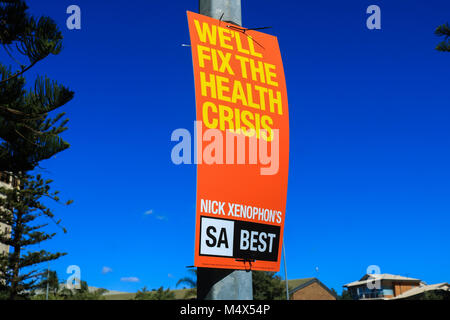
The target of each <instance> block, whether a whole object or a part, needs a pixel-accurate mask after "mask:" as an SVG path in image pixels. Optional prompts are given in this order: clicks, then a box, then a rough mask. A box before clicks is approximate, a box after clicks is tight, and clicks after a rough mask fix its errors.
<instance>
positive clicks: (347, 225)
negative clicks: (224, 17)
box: [27, 0, 450, 292]
mask: <svg viewBox="0 0 450 320" xmlns="http://www.w3.org/2000/svg"><path fill="white" fill-rule="evenodd" d="M28 3H29V5H30V7H31V12H32V13H33V14H35V15H48V16H50V17H52V18H53V19H54V20H55V21H56V22H57V23H58V25H59V27H60V28H61V29H62V31H63V34H64V37H65V39H64V50H63V51H62V53H61V54H60V55H58V56H52V57H50V58H48V59H46V60H45V61H43V62H40V63H39V64H38V65H37V66H36V67H35V68H34V69H33V71H30V72H28V73H27V78H28V79H31V78H32V77H33V76H35V75H36V74H47V75H48V76H49V77H50V78H52V79H55V80H58V81H59V82H60V83H62V84H65V85H67V86H69V87H70V88H71V89H72V90H74V91H75V92H76V95H75V99H74V100H73V101H72V102H70V103H69V104H67V105H66V106H65V107H64V108H63V109H64V111H66V112H67V114H68V116H69V118H70V122H69V128H70V129H69V131H67V132H66V133H65V134H64V137H65V138H66V140H68V141H69V142H70V143H71V148H70V149H69V150H67V151H65V152H64V153H61V154H59V155H57V156H56V159H51V160H49V161H46V162H44V163H43V164H42V167H43V168H42V169H40V171H42V172H45V173H46V175H47V176H48V177H50V178H52V179H54V180H55V182H54V187H55V189H57V190H61V195H62V196H65V197H66V198H69V199H74V200H75V202H74V204H73V205H72V206H70V207H68V208H65V207H62V206H57V205H55V206H54V208H55V213H56V215H57V216H58V217H60V218H62V219H63V224H64V225H65V226H66V227H67V229H68V233H67V234H62V233H59V234H58V235H57V236H56V237H55V238H54V239H53V240H52V241H50V242H48V243H47V244H42V246H43V247H45V248H47V249H51V250H60V251H66V252H68V253H69V254H68V255H67V256H65V257H63V258H61V259H59V260H57V261H55V262H52V263H51V268H52V269H55V270H57V271H58V274H59V276H60V278H63V279H64V278H66V277H67V276H68V275H67V274H66V268H67V267H68V266H69V265H78V266H80V268H81V276H82V278H83V279H84V280H86V281H88V283H89V284H90V285H92V286H97V287H105V288H108V289H111V290H123V291H130V292H131V291H136V290H137V289H139V288H142V287H143V286H147V287H148V288H158V287H160V286H164V287H170V288H175V284H176V282H177V280H178V279H180V278H182V277H184V276H186V275H187V274H188V273H187V269H186V266H189V265H192V264H193V258H194V230H195V167H194V166H192V165H191V166H188V165H184V166H175V165H174V164H172V162H171V160H170V152H171V149H172V147H173V146H174V143H173V142H171V141H170V135H171V133H172V131H173V130H175V129H177V128H187V129H189V130H191V131H192V127H193V121H194V119H195V96H194V81H193V72H192V59H191V53H190V48H189V47H182V46H181V44H183V43H189V33H188V28H187V18H186V10H190V11H194V12H196V11H197V10H198V1H194V0H192V1H172V2H170V3H169V2H167V1H144V0H139V1H138V0H132V1H125V2H124V1H120V2H119V1H87V0H70V1H66V0H60V1H50V0H39V1H38V0H32V1H28ZM71 4H77V5H79V6H80V8H81V11H82V29H81V30H79V31H73V30H72V31H71V30H68V29H67V28H66V27H65V21H66V19H67V17H68V15H67V14H66V8H67V7H68V6H69V5H71ZM280 4H282V5H280ZM372 4H376V5H378V6H380V8H381V30H368V29H367V28H366V19H367V17H368V16H369V15H367V14H366V8H367V7H368V6H369V5H372ZM242 10H243V23H244V26H246V27H259V26H273V28H272V29H269V30H267V31H268V33H271V34H273V35H276V36H277V37H278V40H279V43H280V49H281V53H282V56H283V63H284V68H285V73H286V82H287V88H288V96H289V109H290V132H291V137H290V141H291V157H290V171H289V185H288V198H287V213H286V224H285V244H286V253H287V266H288V275H289V278H306V277H313V276H318V277H319V278H320V280H321V281H322V282H324V283H325V284H326V285H327V286H329V287H333V288H335V289H337V291H338V292H341V289H342V285H343V284H345V283H347V282H351V281H354V280H356V279H359V278H360V277H361V276H362V275H363V274H364V273H365V272H366V268H367V267H368V266H369V265H378V266H379V267H380V269H381V272H382V273H393V274H400V275H404V276H411V277H415V278H420V279H423V280H424V281H426V282H428V283H437V282H444V281H446V282H449V281H450V238H449V236H448V228H449V226H450V218H449V212H450V182H449V181H450V169H449V163H450V127H449V124H448V123H449V120H450V108H449V107H450V90H449V84H450V83H449V77H448V74H449V71H450V54H448V53H440V52H437V51H436V50H434V47H435V46H436V44H437V43H438V42H439V41H441V39H439V38H438V37H436V36H435V35H434V34H433V32H434V29H435V28H436V27H437V26H438V25H439V24H442V23H445V22H447V21H450V3H449V2H448V1H445V0H441V1H438V0H427V1H425V0H423V1H408V2H407V3H405V2H404V1H399V0H391V1H364V0H363V1H361V0H358V1H357V0H354V1H331V0H318V1H313V2H305V1H283V2H275V1H257V0H246V1H243V8H242ZM30 77H31V78H30ZM52 228H53V227H52ZM52 228H50V229H52ZM105 267H106V268H105ZM316 267H318V270H319V271H318V272H317V271H316ZM102 270H103V271H108V272H103V273H102ZM281 271H283V270H281ZM280 275H281V276H283V277H284V274H283V273H282V272H281V273H280ZM130 280H131V281H130ZM133 280H135V281H136V282H133Z"/></svg>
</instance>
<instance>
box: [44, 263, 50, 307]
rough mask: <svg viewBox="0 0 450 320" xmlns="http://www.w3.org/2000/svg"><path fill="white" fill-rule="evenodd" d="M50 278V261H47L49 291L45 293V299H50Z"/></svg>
mask: <svg viewBox="0 0 450 320" xmlns="http://www.w3.org/2000/svg"><path fill="white" fill-rule="evenodd" d="M49 280H50V262H47V292H46V293H45V300H48V285H49V282H50V281H49Z"/></svg>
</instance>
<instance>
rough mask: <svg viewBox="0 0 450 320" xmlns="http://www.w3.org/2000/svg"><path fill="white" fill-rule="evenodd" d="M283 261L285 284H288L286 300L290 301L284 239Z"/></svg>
mask: <svg viewBox="0 0 450 320" xmlns="http://www.w3.org/2000/svg"><path fill="white" fill-rule="evenodd" d="M283 260H284V282H286V300H289V285H288V276H287V267H286V249H285V248H284V238H283Z"/></svg>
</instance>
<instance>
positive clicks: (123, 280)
mask: <svg viewBox="0 0 450 320" xmlns="http://www.w3.org/2000/svg"><path fill="white" fill-rule="evenodd" d="M120 281H122V282H139V281H140V280H139V278H137V277H123V278H120Z"/></svg>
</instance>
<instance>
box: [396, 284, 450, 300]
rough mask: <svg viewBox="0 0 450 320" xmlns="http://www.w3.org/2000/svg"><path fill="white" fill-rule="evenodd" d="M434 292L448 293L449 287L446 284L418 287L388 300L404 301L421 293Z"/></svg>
mask: <svg viewBox="0 0 450 320" xmlns="http://www.w3.org/2000/svg"><path fill="white" fill-rule="evenodd" d="M435 290H443V291H450V285H449V284H448V283H446V282H442V283H436V284H430V285H421V286H419V287H416V288H413V289H410V290H408V291H406V292H404V293H402V294H399V295H398V296H396V297H393V298H391V299H389V300H396V299H405V298H409V297H413V296H415V295H418V294H421V293H424V292H427V291H435Z"/></svg>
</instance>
